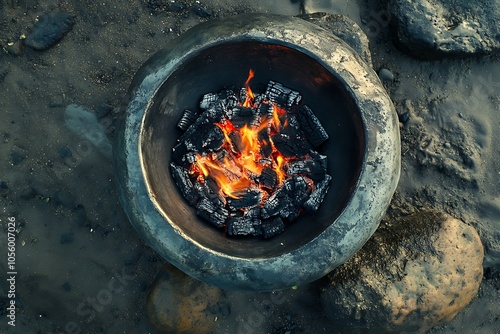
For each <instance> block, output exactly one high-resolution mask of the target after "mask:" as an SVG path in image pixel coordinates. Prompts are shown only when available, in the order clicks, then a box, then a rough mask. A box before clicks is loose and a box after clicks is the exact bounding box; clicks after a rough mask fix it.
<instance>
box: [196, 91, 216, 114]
mask: <svg viewBox="0 0 500 334" xmlns="http://www.w3.org/2000/svg"><path fill="white" fill-rule="evenodd" d="M218 99H219V98H218V96H217V95H216V94H213V93H208V94H205V95H203V98H202V99H201V101H200V108H201V109H204V110H206V109H208V108H210V106H212V105H213V104H214V103H215V102H216V101H217V100H218Z"/></svg>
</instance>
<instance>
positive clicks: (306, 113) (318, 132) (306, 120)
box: [297, 105, 329, 147]
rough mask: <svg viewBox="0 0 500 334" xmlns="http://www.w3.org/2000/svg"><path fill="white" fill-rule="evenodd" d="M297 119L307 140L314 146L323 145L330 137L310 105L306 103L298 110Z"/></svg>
mask: <svg viewBox="0 0 500 334" xmlns="http://www.w3.org/2000/svg"><path fill="white" fill-rule="evenodd" d="M297 119H298V121H299V123H300V125H301V129H302V130H303V131H304V133H305V134H306V137H307V140H309V142H310V143H311V144H312V145H313V146H314V147H317V146H319V145H321V144H322V143H324V142H325V141H326V140H327V139H328V138H329V137H328V133H326V130H325V129H324V128H323V126H322V125H321V123H320V121H319V119H318V118H317V117H316V115H314V113H313V112H312V110H311V109H310V108H309V107H308V106H306V105H304V106H302V107H300V108H299V109H298V110H297Z"/></svg>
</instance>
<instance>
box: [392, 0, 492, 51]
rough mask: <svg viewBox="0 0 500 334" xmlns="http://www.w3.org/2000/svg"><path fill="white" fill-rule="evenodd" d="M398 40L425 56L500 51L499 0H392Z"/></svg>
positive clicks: (393, 22) (404, 46) (404, 47)
mask: <svg viewBox="0 0 500 334" xmlns="http://www.w3.org/2000/svg"><path fill="white" fill-rule="evenodd" d="M390 12H391V16H392V20H391V22H392V24H393V27H394V29H395V31H394V34H395V38H396V43H397V44H398V45H399V47H400V48H401V49H402V50H404V51H406V52H408V53H409V54H411V55H413V56H415V57H418V58H422V59H440V58H445V57H466V56H473V55H484V54H489V53H499V52H500V25H499V20H500V2H499V1H498V0H473V1H466V0H454V1H443V0H420V1H415V0H392V2H391V6H390Z"/></svg>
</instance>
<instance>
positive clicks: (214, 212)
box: [196, 198, 229, 227]
mask: <svg viewBox="0 0 500 334" xmlns="http://www.w3.org/2000/svg"><path fill="white" fill-rule="evenodd" d="M196 209H197V211H196V213H197V214H198V216H200V217H201V218H203V219H205V220H206V221H208V222H210V223H212V224H214V225H215V226H217V227H223V226H224V223H225V221H226V218H227V217H228V216H229V212H228V211H227V210H226V209H225V208H224V207H223V206H220V205H217V204H216V203H214V202H212V201H210V200H209V199H208V198H202V199H201V200H200V201H199V202H198V204H196Z"/></svg>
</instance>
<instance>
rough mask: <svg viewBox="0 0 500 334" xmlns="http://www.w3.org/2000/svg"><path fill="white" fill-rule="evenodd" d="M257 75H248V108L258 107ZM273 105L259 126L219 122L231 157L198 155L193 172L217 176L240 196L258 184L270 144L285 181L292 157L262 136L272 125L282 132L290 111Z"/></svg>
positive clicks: (279, 177) (222, 185)
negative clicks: (254, 82) (265, 148)
mask: <svg viewBox="0 0 500 334" xmlns="http://www.w3.org/2000/svg"><path fill="white" fill-rule="evenodd" d="M253 77H254V71H253V70H252V69H250V71H249V73H248V78H247V80H246V81H245V88H246V92H247V96H246V99H245V102H243V103H242V106H244V107H250V108H253V107H256V106H254V104H253V99H254V93H253V92H252V90H251V89H250V85H249V84H250V80H251V79H252V78H253ZM264 103H267V102H264ZM272 108H273V110H272V117H265V116H264V117H262V118H261V120H260V125H259V126H249V125H248V124H246V125H244V126H243V127H241V128H237V127H236V126H235V125H234V124H233V123H231V121H229V120H225V121H223V122H221V123H216V125H217V126H218V127H219V128H220V129H221V130H222V132H223V134H224V138H225V143H224V148H225V150H226V151H227V156H226V157H224V159H222V161H221V159H217V157H216V156H215V154H212V155H208V156H202V155H198V154H197V155H196V158H197V160H196V163H195V164H193V167H192V168H193V173H198V174H199V175H200V176H199V177H201V178H203V176H204V177H205V178H207V177H211V178H213V179H214V180H215V182H216V183H217V185H218V186H219V188H220V189H221V191H222V192H223V193H224V194H225V195H226V196H228V197H231V198H235V199H238V198H240V196H241V194H242V193H244V192H245V191H247V190H248V189H249V188H250V187H251V186H252V185H254V186H255V182H254V181H252V180H253V179H254V178H255V177H256V176H257V177H258V176H259V175H260V174H261V173H262V171H263V169H264V167H265V163H264V164H263V163H261V160H262V158H263V156H262V155H261V153H260V152H261V147H262V146H267V145H269V144H270V145H271V147H272V150H273V153H272V155H271V158H272V159H273V162H272V165H273V166H274V167H273V168H274V170H275V171H276V174H277V181H278V184H281V183H282V182H283V181H284V179H285V178H286V173H285V171H284V165H285V162H286V161H288V159H287V158H285V157H284V156H283V155H282V154H281V153H280V152H279V151H278V150H277V149H276V148H275V147H274V144H273V143H272V140H271V141H269V142H268V141H266V140H265V139H262V140H261V139H259V133H260V131H262V130H264V129H266V128H270V129H271V128H272V129H273V132H274V133H276V132H279V131H280V128H281V127H282V126H287V124H288V120H287V119H286V117H285V118H284V117H283V116H284V115H286V113H287V112H286V110H284V109H281V108H280V107H278V106H276V105H274V104H273V105H272ZM283 119H284V121H283ZM231 138H233V139H231ZM233 141H234V142H233ZM201 174H203V176H201ZM264 195H265V194H264Z"/></svg>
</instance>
